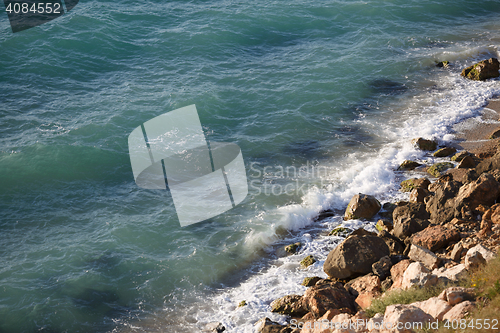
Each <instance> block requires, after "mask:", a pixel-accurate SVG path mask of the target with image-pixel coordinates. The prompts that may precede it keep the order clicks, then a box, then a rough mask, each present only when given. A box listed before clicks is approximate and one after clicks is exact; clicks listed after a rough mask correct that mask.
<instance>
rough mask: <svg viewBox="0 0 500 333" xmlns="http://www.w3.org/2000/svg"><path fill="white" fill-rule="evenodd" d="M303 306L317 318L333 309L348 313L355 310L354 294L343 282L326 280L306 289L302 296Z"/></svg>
mask: <svg viewBox="0 0 500 333" xmlns="http://www.w3.org/2000/svg"><path fill="white" fill-rule="evenodd" d="M302 306H303V307H304V308H305V309H307V310H308V311H309V312H311V313H312V314H313V315H314V317H315V318H319V317H321V316H322V315H324V314H325V313H326V312H327V311H328V310H331V309H338V310H339V311H340V312H346V313H354V312H355V306H354V298H353V296H351V294H349V292H348V291H347V290H345V288H344V287H343V285H342V284H341V283H338V282H337V283H336V282H333V281H326V280H323V281H320V282H318V283H317V284H316V285H315V286H313V287H311V288H309V289H307V290H306V292H305V293H304V296H302Z"/></svg>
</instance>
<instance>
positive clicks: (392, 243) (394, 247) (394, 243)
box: [378, 230, 405, 255]
mask: <svg viewBox="0 0 500 333" xmlns="http://www.w3.org/2000/svg"><path fill="white" fill-rule="evenodd" d="M378 237H380V238H382V239H383V240H384V242H385V244H386V245H387V247H389V252H390V254H391V255H397V254H403V252H404V250H405V244H404V243H403V242H402V241H401V240H400V239H399V238H397V237H396V236H393V235H391V234H390V233H389V232H388V231H386V230H382V231H380V232H379V233H378Z"/></svg>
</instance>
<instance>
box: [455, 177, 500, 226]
mask: <svg viewBox="0 0 500 333" xmlns="http://www.w3.org/2000/svg"><path fill="white" fill-rule="evenodd" d="M499 194H500V183H498V182H497V181H496V180H495V178H494V177H493V176H492V175H490V174H489V173H483V174H482V175H481V176H480V177H479V178H478V179H477V180H476V181H473V182H471V183H469V184H467V185H463V186H462V187H461V188H460V190H459V191H458V194H457V197H456V199H455V205H454V209H455V217H457V218H470V217H471V216H474V214H473V213H472V212H473V211H474V210H475V209H476V208H477V207H478V206H479V205H483V206H492V205H493V204H495V201H496V199H497V198H498V195H499Z"/></svg>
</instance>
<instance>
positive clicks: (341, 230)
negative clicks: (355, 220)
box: [328, 227, 352, 237]
mask: <svg viewBox="0 0 500 333" xmlns="http://www.w3.org/2000/svg"><path fill="white" fill-rule="evenodd" d="M351 232H352V229H349V228H345V227H337V228H335V229H333V230H332V231H330V233H329V234H328V236H339V237H347V236H348V235H349V234H350V233H351Z"/></svg>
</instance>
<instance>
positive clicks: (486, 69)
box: [461, 58, 500, 81]
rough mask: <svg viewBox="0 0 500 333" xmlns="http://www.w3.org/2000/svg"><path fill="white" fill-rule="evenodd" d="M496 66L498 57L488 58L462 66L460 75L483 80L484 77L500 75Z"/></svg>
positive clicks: (489, 77) (497, 65)
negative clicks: (465, 66)
mask: <svg viewBox="0 0 500 333" xmlns="http://www.w3.org/2000/svg"><path fill="white" fill-rule="evenodd" d="M498 68H499V64H498V59H497V58H490V59H488V60H483V61H480V62H478V63H477V64H474V65H472V66H469V67H467V68H464V70H462V73H461V75H462V76H463V77H466V78H468V79H471V80H475V81H483V80H486V79H491V78H495V77H498V76H499V75H500V74H499V73H498Z"/></svg>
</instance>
